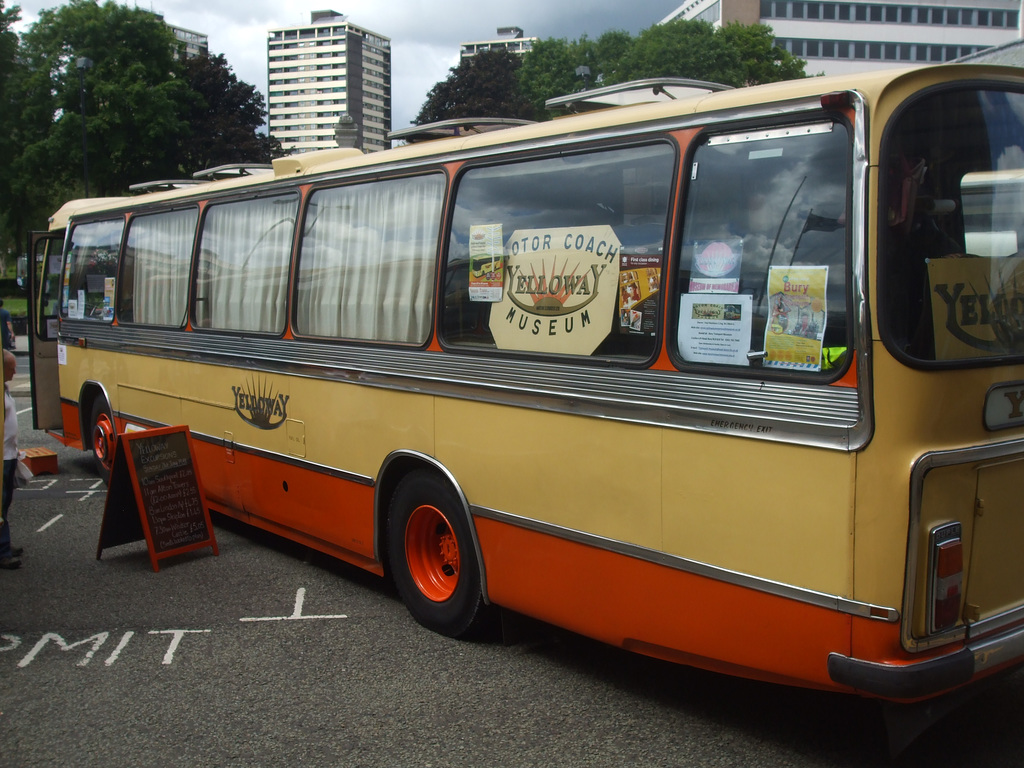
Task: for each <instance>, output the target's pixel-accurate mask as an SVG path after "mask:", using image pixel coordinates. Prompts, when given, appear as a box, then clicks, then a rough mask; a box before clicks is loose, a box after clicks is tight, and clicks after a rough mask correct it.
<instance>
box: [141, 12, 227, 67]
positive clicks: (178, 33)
mask: <svg viewBox="0 0 1024 768" xmlns="http://www.w3.org/2000/svg"><path fill="white" fill-rule="evenodd" d="M139 10H142V11H146V9H145V8H140V9H139ZM146 12H147V13H152V14H153V15H154V16H156V17H157V18H158V19H160V21H162V22H163V23H164V24H166V25H167V28H168V29H169V30H171V32H173V33H174V37H175V39H176V40H177V41H178V42H179V43H181V45H182V46H183V47H184V49H185V58H186V59H194V58H195V57H196V56H200V55H202V54H204V53H209V52H210V40H209V36H208V35H206V33H204V32H195V31H193V30H191V29H185V28H184V27H176V26H174V25H173V24H170V23H168V21H167V19H165V18H164V15H163V14H162V13H157V12H156V11H146Z"/></svg>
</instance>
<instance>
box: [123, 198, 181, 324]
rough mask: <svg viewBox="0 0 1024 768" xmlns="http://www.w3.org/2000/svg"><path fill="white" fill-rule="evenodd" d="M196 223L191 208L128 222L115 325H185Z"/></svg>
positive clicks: (134, 218) (136, 217) (138, 217)
mask: <svg viewBox="0 0 1024 768" xmlns="http://www.w3.org/2000/svg"><path fill="white" fill-rule="evenodd" d="M198 217H199V211H198V209H195V208H190V209H186V210H180V211H168V212H165V213H157V214H153V215H145V216H135V217H133V218H132V220H131V221H130V222H129V225H128V238H127V241H126V243H125V251H124V258H123V259H122V265H121V281H120V286H119V291H118V299H117V302H118V303H117V317H118V322H121V323H145V324H149V325H164V326H170V327H174V328H179V327H181V326H182V325H183V324H184V322H185V310H186V308H187V306H188V273H189V267H190V265H191V263H192V243H193V242H194V240H195V233H196V221H197V219H198Z"/></svg>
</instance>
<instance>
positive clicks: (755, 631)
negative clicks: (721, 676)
mask: <svg viewBox="0 0 1024 768" xmlns="http://www.w3.org/2000/svg"><path fill="white" fill-rule="evenodd" d="M476 524H477V532H478V535H479V538H480V546H481V549H482V551H483V556H484V563H485V566H486V574H487V590H488V595H489V597H490V599H491V601H492V602H494V603H497V604H499V605H502V606H504V607H506V608H510V609H512V610H515V611H518V612H520V613H523V614H525V615H528V616H533V617H535V618H538V619H541V620H543V621H547V622H550V623H552V624H556V625H558V626H562V627H565V628H567V629H570V630H572V631H575V632H579V633H580V634H583V635H587V636H589V637H593V638H595V639H598V640H601V641H603V642H607V643H609V644H612V645H617V646H621V647H623V648H626V649H628V650H632V651H636V652H638V653H643V654H645V655H648V656H654V657H657V658H663V659H666V660H668V661H674V662H679V663H683V664H688V665H691V666H696V667H701V668H705V669H710V670H715V671H719V672H725V673H728V674H733V675H739V676H742V677H748V678H752V679H758V680H765V681H769V682H778V683H786V684H790V685H794V684H795V685H802V686H806V687H813V688H823V689H830V690H843V691H849V690H850V689H848V688H845V687H842V686H839V685H837V684H836V683H835V682H834V681H832V680H831V679H830V677H829V674H828V669H827V662H828V655H829V653H830V652H832V651H835V652H838V653H843V654H849V653H850V643H851V632H852V624H853V622H854V617H852V616H850V615H848V614H844V613H840V612H839V611H835V610H830V609H828V608H823V607H818V606H814V605H809V604H806V603H802V602H798V601H796V600H792V599H787V598H784V597H781V596H777V595H771V594H767V593H764V592H759V591H757V590H752V589H748V588H745V587H741V586H737V585H733V584H728V583H725V582H723V581H718V580H715V579H711V578H707V577H704V576H699V575H696V574H692V573H686V572H683V571H680V570H677V569H674V568H669V567H667V566H664V565H659V564H657V563H652V562H648V561H644V560H640V559H637V558H633V557H627V556H624V555H621V554H617V553H615V552H611V551H608V550H605V549H599V548H597V547H592V546H588V545H585V544H581V543H576V542H572V541H567V540H564V539H558V538H555V537H553V536H550V535H547V534H542V533H538V532H534V531H529V530H525V529H523V528H519V527H516V526H512V525H509V524H506V523H502V522H499V521H495V520H492V519H484V518H478V519H477V520H476ZM595 574H600V578H599V579H596V578H595V576H594V575H595ZM891 630H892V635H893V637H894V638H895V640H896V642H897V643H898V627H897V626H896V625H892V626H891Z"/></svg>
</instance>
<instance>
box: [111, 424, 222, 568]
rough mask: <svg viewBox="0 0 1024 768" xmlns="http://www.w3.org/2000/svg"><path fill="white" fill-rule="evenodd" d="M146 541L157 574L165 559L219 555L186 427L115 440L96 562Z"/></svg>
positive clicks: (146, 432) (120, 437)
mask: <svg viewBox="0 0 1024 768" xmlns="http://www.w3.org/2000/svg"><path fill="white" fill-rule="evenodd" d="M142 539H145V540H146V546H147V548H148V549H149V561H150V563H151V564H152V566H153V570H154V571H159V570H160V565H159V561H160V560H162V559H163V558H167V557H173V556H174V555H180V554H183V553H185V552H191V551H192V550H195V549H202V548H204V547H212V548H213V554H214V555H217V554H219V550H218V548H217V540H216V538H215V537H214V534H213V525H212V523H211V522H210V510H209V507H208V506H207V504H206V494H205V493H204V492H203V485H202V482H201V481H200V478H199V472H198V469H197V467H196V461H195V452H194V451H193V448H192V436H191V434H190V433H189V429H188V427H187V426H173V427H159V428H156V429H146V430H141V431H138V432H123V433H119V434H118V435H117V440H116V441H115V443H114V462H113V466H112V468H111V471H110V485H109V487H108V489H107V500H106V504H105V505H104V508H103V523H102V526H101V528H100V541H99V544H98V546H97V548H96V559H97V560H99V559H100V558H101V557H102V554H103V550H104V549H106V548H108V547H116V546H119V545H121V544H128V543H131V542H133V541H141V540H142Z"/></svg>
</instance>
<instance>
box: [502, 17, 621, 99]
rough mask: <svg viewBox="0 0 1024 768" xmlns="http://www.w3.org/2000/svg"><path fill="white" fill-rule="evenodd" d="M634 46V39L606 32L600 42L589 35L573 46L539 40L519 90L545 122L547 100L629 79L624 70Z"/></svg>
mask: <svg viewBox="0 0 1024 768" xmlns="http://www.w3.org/2000/svg"><path fill="white" fill-rule="evenodd" d="M632 45H633V37H632V36H631V35H630V34H629V32H625V31H623V30H611V31H608V32H605V33H603V34H602V35H601V36H600V37H599V38H597V40H591V39H589V38H588V37H587V36H586V35H584V36H583V37H581V38H580V39H579V40H573V41H571V42H570V41H568V40H565V39H564V38H561V39H556V38H548V39H547V40H538V41H537V42H536V43H535V44H534V46H533V48H532V49H531V51H530V52H529V53H528V54H526V55H525V56H524V58H523V65H522V68H521V69H520V70H519V83H520V88H521V89H522V92H523V95H524V96H525V97H526V98H527V99H529V101H530V103H531V104H532V105H533V108H534V113H535V114H536V115H538V116H539V117H540V118H541V119H543V118H544V117H546V116H547V114H546V112H545V107H544V102H545V101H546V100H547V99H550V98H553V97H555V96H564V95H566V94H569V93H576V92H577V91H582V90H584V89H587V88H594V87H596V86H599V85H610V84H612V83H619V82H622V81H623V80H624V79H627V78H624V77H623V76H622V74H621V68H622V63H623V61H624V60H625V58H626V56H627V54H628V52H629V50H630V48H631V47H632ZM580 67H586V74H579V73H578V71H579V68H580Z"/></svg>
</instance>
